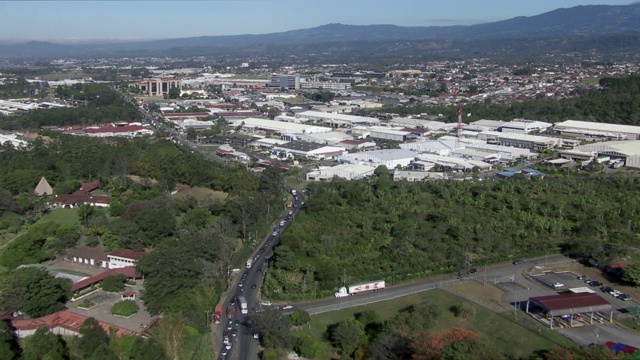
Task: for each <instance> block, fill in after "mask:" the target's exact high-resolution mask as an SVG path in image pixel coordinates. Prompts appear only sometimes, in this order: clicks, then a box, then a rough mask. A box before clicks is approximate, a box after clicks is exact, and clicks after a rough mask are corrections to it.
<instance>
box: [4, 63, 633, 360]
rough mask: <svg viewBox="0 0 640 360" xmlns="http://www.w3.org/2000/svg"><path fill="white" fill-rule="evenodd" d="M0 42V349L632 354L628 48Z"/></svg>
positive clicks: (101, 353) (140, 354)
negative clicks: (297, 52)
mask: <svg viewBox="0 0 640 360" xmlns="http://www.w3.org/2000/svg"><path fill="white" fill-rule="evenodd" d="M328 57H329V56H323V57H322V60H326V63H321V62H318V60H317V59H316V61H305V60H304V59H303V58H302V57H300V58H299V57H297V56H293V55H291V56H289V57H281V56H270V55H269V56H268V55H264V56H258V55H255V56H254V55H251V56H244V57H243V56H190V55H189V56H182V57H179V56H176V57H160V56H158V57H153V56H148V57H142V56H140V57H113V58H105V57H89V56H87V57H80V56H78V57H56V58H21V59H17V58H14V59H6V58H4V59H2V60H0V169H2V171H1V172H0V318H2V320H3V321H2V322H0V359H131V360H133V359H176V360H177V359H211V358H213V359H238V360H244V359H283V358H285V359H338V358H340V359H377V360H383V359H389V360H394V359H398V360H402V359H414V360H422V359H532V360H533V359H544V360H553V359H633V358H636V357H637V356H638V354H640V352H637V351H638V348H640V315H639V314H640V306H639V305H638V303H637V301H638V299H640V295H639V294H638V286H640V261H639V259H640V247H639V239H640V237H639V234H640V206H639V205H638V204H640V75H639V74H640V62H639V61H638V58H637V54H634V53H607V54H599V53H596V52H585V53H580V54H577V53H576V54H574V53H565V54H561V55H558V54H543V55H540V56H537V57H536V61H520V59H519V58H518V57H513V58H512V59H505V58H500V57H499V56H469V57H460V56H451V57H449V58H447V59H445V58H444V56H437V57H435V58H436V59H431V60H424V59H415V58H413V57H411V56H399V57H398V58H397V59H395V61H393V62H391V61H387V59H386V58H385V59H384V60H379V61H375V63H366V62H362V61H356V62H353V63H348V62H347V63H342V61H344V60H343V59H342V58H340V63H336V62H337V61H336V62H334V61H331V59H327V58H328Z"/></svg>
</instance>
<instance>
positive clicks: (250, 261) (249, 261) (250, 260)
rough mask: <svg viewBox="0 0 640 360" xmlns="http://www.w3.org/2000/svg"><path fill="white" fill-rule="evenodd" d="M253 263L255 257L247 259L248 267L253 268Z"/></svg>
mask: <svg viewBox="0 0 640 360" xmlns="http://www.w3.org/2000/svg"><path fill="white" fill-rule="evenodd" d="M251 264H253V259H249V260H247V269H251Z"/></svg>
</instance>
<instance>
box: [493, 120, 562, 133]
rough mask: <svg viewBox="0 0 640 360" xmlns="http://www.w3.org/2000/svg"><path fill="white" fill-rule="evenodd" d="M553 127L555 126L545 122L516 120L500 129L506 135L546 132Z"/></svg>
mask: <svg viewBox="0 0 640 360" xmlns="http://www.w3.org/2000/svg"><path fill="white" fill-rule="evenodd" d="M552 126H553V124H551V123H548V122H543V121H535V120H524V119H515V120H513V121H509V122H508V123H504V124H503V125H502V126H501V127H500V131H502V132H504V133H515V134H529V133H531V132H533V131H536V132H545V131H547V130H548V129H549V128H551V127H552Z"/></svg>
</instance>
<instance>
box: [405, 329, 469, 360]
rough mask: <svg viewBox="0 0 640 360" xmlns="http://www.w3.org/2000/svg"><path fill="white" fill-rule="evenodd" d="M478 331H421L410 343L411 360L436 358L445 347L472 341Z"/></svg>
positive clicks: (431, 359) (440, 356) (440, 355)
mask: <svg viewBox="0 0 640 360" xmlns="http://www.w3.org/2000/svg"><path fill="white" fill-rule="evenodd" d="M478 337H479V336H478V333H476V332H474V331H471V330H467V329H463V328H452V329H444V330H440V331H437V332H434V333H422V334H420V335H418V336H417V337H416V339H415V340H414V341H413V343H411V350H412V351H413V357H412V359H413V360H436V359H440V358H442V356H443V351H444V349H445V348H447V347H449V346H451V345H454V344H457V343H472V342H475V341H476V340H477V339H478Z"/></svg>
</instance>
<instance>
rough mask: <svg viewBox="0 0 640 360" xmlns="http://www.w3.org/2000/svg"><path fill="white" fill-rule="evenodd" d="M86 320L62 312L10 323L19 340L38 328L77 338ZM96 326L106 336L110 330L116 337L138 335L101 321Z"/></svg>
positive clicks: (66, 311)
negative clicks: (102, 330) (104, 332)
mask: <svg viewBox="0 0 640 360" xmlns="http://www.w3.org/2000/svg"><path fill="white" fill-rule="evenodd" d="M87 318H88V317H86V316H83V315H79V314H75V313H72V312H70V311H68V310H62V311H58V312H56V313H53V314H51V315H47V316H43V317H40V318H37V319H30V320H13V321H11V325H12V326H13V327H14V328H15V329H16V334H17V335H18V337H19V338H24V337H27V336H31V335H33V334H34V333H35V332H36V330H37V329H39V328H47V329H49V331H51V332H52V333H54V334H56V335H63V336H67V335H73V336H77V335H79V333H80V326H82V323H84V321H85V320H87ZM98 324H100V326H101V327H102V328H103V329H104V330H105V331H106V332H107V334H111V331H110V330H113V331H114V333H115V335H116V336H122V335H138V333H137V332H135V331H132V330H128V329H125V328H121V327H119V326H116V325H112V324H109V323H106V322H103V321H98Z"/></svg>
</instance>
